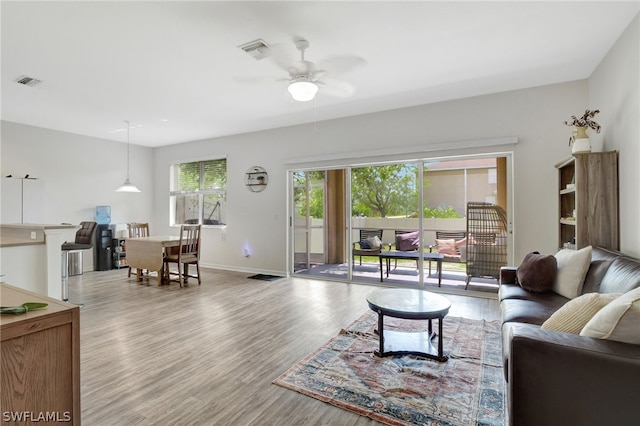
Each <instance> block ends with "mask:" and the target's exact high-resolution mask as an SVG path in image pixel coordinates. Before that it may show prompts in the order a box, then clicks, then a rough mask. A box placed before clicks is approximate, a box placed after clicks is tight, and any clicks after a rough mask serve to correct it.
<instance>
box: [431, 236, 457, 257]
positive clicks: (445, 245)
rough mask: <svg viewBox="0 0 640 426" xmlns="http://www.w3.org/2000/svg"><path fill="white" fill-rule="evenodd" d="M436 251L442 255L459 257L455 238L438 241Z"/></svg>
mask: <svg viewBox="0 0 640 426" xmlns="http://www.w3.org/2000/svg"><path fill="white" fill-rule="evenodd" d="M436 249H437V250H438V253H440V254H448V255H451V256H457V255H458V252H457V251H456V240H454V239H453V238H452V239H447V240H438V239H436Z"/></svg>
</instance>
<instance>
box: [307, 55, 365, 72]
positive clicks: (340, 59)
mask: <svg viewBox="0 0 640 426" xmlns="http://www.w3.org/2000/svg"><path fill="white" fill-rule="evenodd" d="M366 63H367V61H365V60H364V59H363V58H361V57H359V56H355V55H333V56H329V57H327V58H325V59H323V60H321V61H318V62H317V63H316V68H317V69H318V70H325V71H327V72H329V73H331V74H342V73H346V72H349V71H352V70H354V69H356V68H359V67H362V66H364V65H366Z"/></svg>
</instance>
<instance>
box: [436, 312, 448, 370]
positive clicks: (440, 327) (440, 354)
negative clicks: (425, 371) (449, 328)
mask: <svg viewBox="0 0 640 426" xmlns="http://www.w3.org/2000/svg"><path fill="white" fill-rule="evenodd" d="M442 320H443V319H442V318H438V358H439V360H444V361H446V360H447V358H446V357H445V356H444V350H443V348H442V340H443V339H442Z"/></svg>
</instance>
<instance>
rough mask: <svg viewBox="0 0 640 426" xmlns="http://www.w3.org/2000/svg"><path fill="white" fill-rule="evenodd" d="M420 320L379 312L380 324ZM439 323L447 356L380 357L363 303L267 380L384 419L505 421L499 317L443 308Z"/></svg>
mask: <svg viewBox="0 0 640 426" xmlns="http://www.w3.org/2000/svg"><path fill="white" fill-rule="evenodd" d="M426 327H427V321H409V320H402V319H396V318H390V317H385V330H386V329H390V330H393V329H396V330H403V331H423V330H426ZM434 327H435V324H434ZM443 327H444V329H443V335H444V340H443V344H444V350H445V355H448V356H449V360H448V361H447V362H443V363H441V362H437V361H434V360H431V359H427V358H424V357H419V356H414V355H404V356H390V357H385V358H379V357H377V356H375V355H374V354H373V351H374V350H375V349H377V348H378V344H379V343H378V335H377V334H375V333H374V330H375V329H376V328H377V315H376V314H375V313H374V312H373V311H369V312H367V313H365V314H364V315H362V316H361V317H360V318H359V319H357V320H356V321H355V322H353V323H352V324H351V325H350V326H349V327H347V329H345V330H341V331H340V333H339V334H338V336H336V337H334V338H332V339H331V340H330V341H329V342H327V343H325V344H324V345H323V346H322V347H320V348H319V349H317V350H316V351H315V352H313V353H312V354H311V355H309V356H307V357H306V358H305V359H303V360H302V361H300V362H299V363H298V364H296V365H294V366H293V367H291V368H290V369H289V370H288V371H286V372H285V373H284V374H282V375H281V376H280V377H278V378H277V379H276V380H274V382H273V383H275V384H277V385H280V386H283V387H285V388H288V389H292V390H295V391H297V392H300V393H302V394H304V395H308V396H311V397H313V398H316V399H319V400H320V401H324V402H327V403H329V404H332V405H335V406H337V407H340V408H343V409H345V410H349V411H353V412H355V413H358V414H360V415H362V416H367V417H370V418H372V419H374V420H377V421H380V422H382V423H386V424H389V425H432V426H434V425H438V426H462V425H491V426H494V425H495V426H497V425H500V426H502V425H504V424H505V420H504V419H505V384H504V377H503V372H502V352H501V339H500V327H499V324H498V321H491V322H489V321H478V320H470V319H466V318H458V317H449V316H447V317H445V319H444V323H443Z"/></svg>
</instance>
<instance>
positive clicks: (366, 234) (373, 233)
mask: <svg viewBox="0 0 640 426" xmlns="http://www.w3.org/2000/svg"><path fill="white" fill-rule="evenodd" d="M371 237H378V238H380V241H382V229H361V230H360V241H364V240H366V239H367V238H371Z"/></svg>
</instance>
